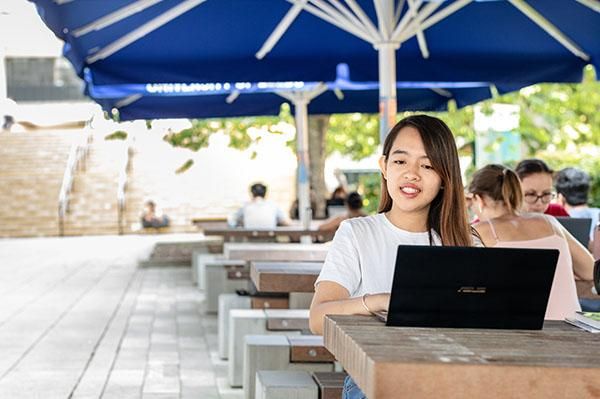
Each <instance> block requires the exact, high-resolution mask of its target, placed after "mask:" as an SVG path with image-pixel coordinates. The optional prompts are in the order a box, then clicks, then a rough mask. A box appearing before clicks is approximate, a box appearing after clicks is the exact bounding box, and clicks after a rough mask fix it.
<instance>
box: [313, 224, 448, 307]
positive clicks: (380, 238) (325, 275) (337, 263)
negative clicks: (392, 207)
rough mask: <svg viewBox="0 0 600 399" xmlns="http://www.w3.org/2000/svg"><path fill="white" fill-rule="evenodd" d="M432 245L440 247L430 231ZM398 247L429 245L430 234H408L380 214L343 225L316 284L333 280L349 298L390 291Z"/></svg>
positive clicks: (434, 235) (437, 237)
mask: <svg viewBox="0 0 600 399" xmlns="http://www.w3.org/2000/svg"><path fill="white" fill-rule="evenodd" d="M432 238H433V245H441V240H440V238H439V236H438V235H437V234H436V233H435V232H432ZM398 245H430V244H429V233H427V232H424V233H411V232H410V231H406V230H402V229H400V228H398V227H396V226H394V225H393V224H392V222H390V221H389V220H388V218H387V217H386V216H385V214H383V213H379V214H377V215H373V216H366V217H358V218H353V219H348V220H345V221H344V222H342V224H341V225H340V227H339V229H338V230H337V232H336V233H335V237H334V238H333V242H332V243H331V247H330V248H329V251H328V252H327V257H326V258H325V263H324V264H323V269H321V274H319V278H317V281H316V283H315V285H317V284H318V283H319V282H321V281H333V282H336V283H338V284H340V285H341V286H343V287H344V288H346V289H347V290H348V292H349V293H350V296H351V297H357V296H361V295H363V294H367V293H368V294H377V293H380V292H390V291H391V290H392V280H393V277H394V269H395V265H396V252H397V251H398Z"/></svg>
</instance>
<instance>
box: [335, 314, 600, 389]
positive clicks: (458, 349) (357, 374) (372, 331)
mask: <svg viewBox="0 0 600 399" xmlns="http://www.w3.org/2000/svg"><path fill="white" fill-rule="evenodd" d="M324 340H325V347H326V348H327V349H328V350H329V351H330V352H331V353H332V354H333V355H334V356H335V358H336V359H337V360H338V361H339V362H340V363H341V364H342V366H343V367H344V369H346V371H347V372H348V373H349V374H350V375H351V376H352V378H353V379H354V380H355V381H356V383H357V384H358V385H359V387H360V388H361V389H362V390H363V392H364V393H365V394H366V395H367V397H368V398H369V399H379V398H395V397H402V398H404V397H406V398H416V399H418V398H486V399H495V398H498V399H499V398H520V397H527V398H544V399H547V398H592V397H594V398H597V397H600V334H592V333H588V332H586V331H583V330H580V329H578V328H576V327H572V326H570V325H568V324H567V323H564V322H562V321H554V322H546V323H545V324H544V329H543V330H540V331H525V330H483V329H435V328H406V327H385V326H384V325H383V323H381V322H380V321H378V320H377V319H375V318H374V317H367V316H334V315H332V316H327V317H326V319H325V326H324Z"/></svg>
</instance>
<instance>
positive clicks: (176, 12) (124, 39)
mask: <svg viewBox="0 0 600 399" xmlns="http://www.w3.org/2000/svg"><path fill="white" fill-rule="evenodd" d="M205 1H206V0H186V1H184V2H182V3H179V4H178V5H176V6H175V7H173V8H171V9H169V10H168V11H166V12H164V13H163V14H161V15H159V16H158V17H156V18H154V19H152V20H150V21H148V22H146V23H145V24H143V25H141V26H139V27H138V28H136V29H134V30H133V31H131V32H129V33H128V34H126V35H124V36H121V37H120V38H119V39H117V40H115V41H114V42H112V43H110V44H109V45H107V46H105V47H103V48H102V49H100V50H98V52H96V53H94V54H93V55H90V56H89V57H87V58H86V61H87V63H88V64H93V63H94V62H96V61H99V60H102V59H104V58H107V57H110V56H111V55H113V54H114V53H116V52H117V51H119V50H122V49H123V48H125V47H127V46H129V45H130V44H131V43H134V42H136V41H138V40H139V39H141V38H143V37H144V36H146V35H147V34H149V33H151V32H153V31H154V30H156V29H158V28H160V27H161V26H163V25H165V24H166V23H168V22H170V21H172V20H173V19H175V18H177V17H178V16H180V15H181V14H184V13H186V12H187V11H189V10H191V9H192V8H194V7H196V6H197V5H199V4H201V3H203V2H205Z"/></svg>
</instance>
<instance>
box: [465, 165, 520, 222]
mask: <svg viewBox="0 0 600 399" xmlns="http://www.w3.org/2000/svg"><path fill="white" fill-rule="evenodd" d="M469 192H470V193H473V194H477V195H479V196H482V195H487V196H488V197H490V198H491V199H492V200H494V201H502V202H503V203H504V206H506V208H508V210H509V211H510V212H512V213H517V212H519V210H520V209H521V205H522V204H523V191H522V190H521V181H520V180H519V176H517V174H516V172H515V171H513V170H512V169H510V168H507V167H506V166H503V165H498V164H490V165H486V166H484V167H483V168H481V169H479V170H478V171H477V172H475V173H474V174H473V179H472V180H471V184H469Z"/></svg>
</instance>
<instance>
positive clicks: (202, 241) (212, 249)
mask: <svg viewBox="0 0 600 399" xmlns="http://www.w3.org/2000/svg"><path fill="white" fill-rule="evenodd" d="M194 251H196V252H203V253H213V254H214V253H220V252H222V251H223V241H222V240H221V239H220V238H218V237H211V238H208V237H204V236H199V237H193V236H192V237H190V238H187V239H186V238H184V237H181V236H180V235H173V236H170V235H166V236H165V237H164V240H163V241H160V242H157V243H156V245H155V246H154V249H153V251H152V254H151V255H150V258H149V259H148V260H146V261H142V262H140V266H141V267H148V266H156V265H165V264H168V265H181V266H190V265H191V264H192V254H193V252H194Z"/></svg>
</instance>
